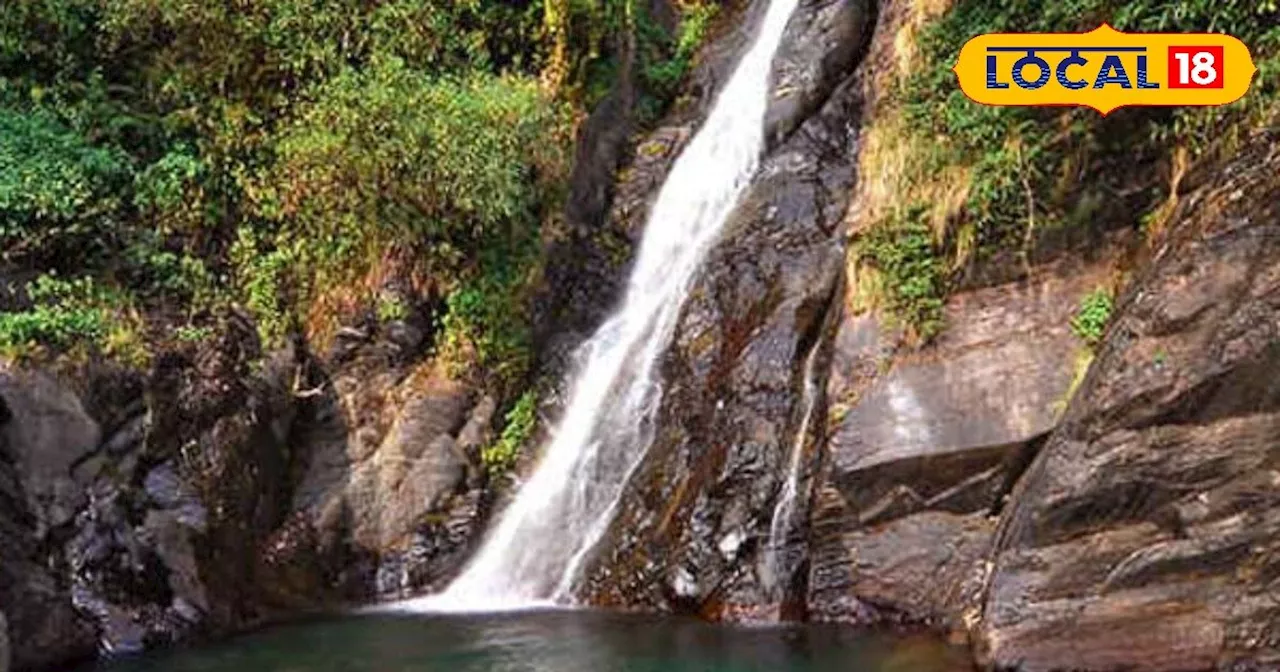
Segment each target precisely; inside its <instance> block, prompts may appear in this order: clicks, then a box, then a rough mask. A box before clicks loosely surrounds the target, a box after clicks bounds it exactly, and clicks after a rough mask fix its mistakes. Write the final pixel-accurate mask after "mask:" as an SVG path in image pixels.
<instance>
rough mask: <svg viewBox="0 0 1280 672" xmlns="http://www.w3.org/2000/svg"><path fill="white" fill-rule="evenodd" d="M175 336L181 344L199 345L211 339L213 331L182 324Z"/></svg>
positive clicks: (207, 328) (208, 328)
mask: <svg viewBox="0 0 1280 672" xmlns="http://www.w3.org/2000/svg"><path fill="white" fill-rule="evenodd" d="M175 335H176V337H177V339H178V340H179V341H181V342H183V343H201V342H203V341H206V340H209V339H210V338H212V337H213V329H212V328H210V327H196V326H192V325H190V324H184V325H182V326H180V327H178V330H177V332H176V333H175Z"/></svg>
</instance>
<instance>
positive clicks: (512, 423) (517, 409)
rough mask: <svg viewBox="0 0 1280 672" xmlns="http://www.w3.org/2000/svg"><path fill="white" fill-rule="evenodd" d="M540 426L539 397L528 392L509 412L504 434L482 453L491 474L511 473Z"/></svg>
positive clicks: (503, 429)
mask: <svg viewBox="0 0 1280 672" xmlns="http://www.w3.org/2000/svg"><path fill="white" fill-rule="evenodd" d="M537 426H538V395H537V393H536V392H534V391H533V390H528V391H526V392H525V393H524V394H522V395H520V398H519V399H517V400H516V403H515V405H514V406H512V407H511V410H510V411H507V415H506V418H505V424H504V425H503V428H502V434H501V436H499V437H498V440H497V441H495V442H494V443H493V444H491V445H489V446H487V447H485V448H484V449H483V450H481V451H480V458H481V460H482V461H483V462H484V466H485V469H486V470H488V471H489V473H490V474H499V473H502V472H505V471H509V470H510V469H511V468H512V467H514V466H515V465H516V461H517V460H518V459H519V457H520V449H521V448H522V447H524V445H525V444H526V443H528V441H529V439H530V438H531V437H532V436H533V432H534V430H535V429H537Z"/></svg>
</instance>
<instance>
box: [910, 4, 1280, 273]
mask: <svg viewBox="0 0 1280 672" xmlns="http://www.w3.org/2000/svg"><path fill="white" fill-rule="evenodd" d="M1104 21H1106V22H1109V23H1111V24H1112V25H1113V26H1115V27H1116V28H1117V29H1119V30H1128V31H1140V32H1168V31H1179V32H1184V31H1185V32H1194V31H1225V32H1229V33H1231V34H1232V35H1235V36H1237V37H1240V38H1241V39H1242V40H1244V42H1245V43H1246V44H1248V45H1249V46H1250V48H1251V49H1252V51H1253V54H1254V58H1255V60H1256V61H1258V62H1259V65H1260V69H1261V71H1262V73H1264V74H1262V75H1260V76H1259V77H1257V79H1255V83H1254V88H1253V90H1252V91H1251V92H1250V94H1249V95H1248V96H1247V97H1246V98H1245V100H1244V101H1242V102H1241V103H1238V104H1235V105H1231V106H1227V107H1223V108H1207V109H1206V108H1181V109H1178V110H1176V111H1173V112H1170V111H1168V110H1158V109H1157V110H1153V109H1125V110H1119V111H1117V112H1116V113H1114V114H1112V115H1110V116H1108V117H1106V118H1103V117H1102V116H1101V115H1099V114H1097V113H1096V112H1095V111H1093V110H1091V109H1081V108H1076V109H1072V110H1070V111H1066V112H1063V111H1059V110H1052V109H1048V110H1046V109H1044V108H1023V107H988V106H983V105H978V104H976V103H973V102H971V101H969V100H968V99H967V98H966V97H965V96H964V95H963V94H962V93H961V92H960V90H959V88H958V87H957V86H956V83H955V75H954V73H952V72H951V67H952V65H954V63H955V61H956V56H957V55H958V53H959V51H960V48H961V47H962V46H963V45H964V43H965V42H966V41H967V40H968V39H969V38H971V37H973V36H974V35H979V34H982V33H987V32H1066V31H1080V30H1090V29H1093V28H1096V27H1097V26H1098V25H1099V24H1101V23H1102V22H1104ZM919 46H920V54H921V60H922V61H923V67H922V68H921V69H920V70H919V71H918V72H916V73H915V74H914V75H913V76H912V77H910V78H909V79H908V80H907V81H906V82H905V84H904V86H903V87H902V90H901V91H899V92H898V94H897V95H898V96H899V97H900V99H901V100H902V101H903V103H904V109H905V112H906V115H907V119H908V123H909V126H910V127H911V128H912V130H913V131H914V132H915V133H918V134H919V136H920V138H921V140H922V141H923V142H922V146H925V147H928V152H929V154H928V155H927V156H925V157H921V158H922V159H923V161H924V166H923V172H925V173H926V174H928V173H935V174H936V173H938V172H941V171H944V170H946V169H947V168H948V167H949V166H965V167H967V168H968V169H969V170H970V173H969V175H970V184H969V190H968V199H967V201H966V203H965V204H964V206H965V207H964V211H963V213H961V217H962V219H963V220H964V222H965V223H966V224H967V225H968V226H971V227H973V229H974V230H975V231H976V238H977V242H978V249H979V251H980V252H981V251H984V250H985V251H990V250H993V249H995V248H999V247H1001V246H1004V247H1010V246H1012V247H1017V246H1018V245H1019V244H1021V243H1023V242H1024V241H1025V240H1026V239H1027V236H1026V235H1025V232H1026V229H1027V228H1028V227H1056V226H1088V225H1090V224H1091V223H1092V222H1093V221H1095V220H1098V219H1102V218H1104V217H1105V216H1106V215H1107V214H1115V215H1120V216H1123V215H1125V214H1128V215H1129V216H1133V214H1134V213H1132V212H1131V211H1130V210H1131V208H1132V207H1133V204H1132V203H1126V202H1125V200H1124V197H1123V196H1121V195H1120V192H1127V191H1134V189H1133V188H1134V187H1136V192H1137V193H1138V194H1139V198H1144V199H1145V202H1144V203H1140V206H1142V205H1145V206H1147V207H1149V206H1150V204H1151V203H1153V202H1155V201H1157V200H1158V198H1159V194H1158V192H1159V190H1160V189H1161V188H1163V187H1166V186H1167V185H1165V184H1162V183H1161V182H1160V181H1159V180H1157V179H1152V178H1154V177H1155V176H1156V175H1157V174H1158V172H1159V171H1158V170H1156V169H1155V168H1154V164H1155V163H1156V162H1158V161H1159V160H1162V159H1164V158H1165V156H1164V155H1165V152H1166V150H1167V148H1168V145H1167V143H1169V142H1176V143H1180V144H1184V145H1187V146H1188V147H1189V148H1191V149H1192V150H1193V153H1198V152H1202V151H1204V150H1206V149H1207V148H1208V146H1207V141H1209V140H1211V139H1215V138H1221V137H1223V136H1224V135H1226V134H1228V132H1229V131H1230V129H1231V128H1233V126H1234V125H1239V124H1240V123H1242V122H1247V121H1249V120H1250V119H1254V118H1256V115H1257V114H1260V113H1262V111H1264V110H1266V109H1267V108H1270V109H1274V105H1275V102H1276V99H1277V92H1278V90H1280V88H1278V87H1280V84H1278V83H1277V82H1278V81H1280V80H1278V79H1277V78H1276V77H1275V76H1270V77H1268V76H1267V75H1266V74H1265V73H1271V74H1272V75H1274V74H1275V73H1276V72H1277V71H1278V70H1280V10H1277V7H1276V3H1274V2H1265V3H1257V2H1247V1H1241V0H1231V1H1227V2H1223V1H1222V0H1177V1H1174V2H1169V1H1167V0H1066V1H1064V0H1033V1H1030V2H1019V3H991V2H988V1H987V0H958V1H957V2H956V3H955V5H954V6H953V7H952V8H951V10H950V11H949V12H947V13H946V14H944V15H943V16H942V18H940V19H939V20H938V21H936V22H935V23H933V24H932V25H930V26H928V27H927V28H926V29H925V30H924V31H923V32H922V33H921V36H920V40H919ZM1144 164H1145V165H1147V166H1150V167H1149V168H1148V169H1147V170H1137V171H1135V167H1136V166H1142V165H1144ZM1144 177H1145V179H1144ZM1135 183H1136V184H1135Z"/></svg>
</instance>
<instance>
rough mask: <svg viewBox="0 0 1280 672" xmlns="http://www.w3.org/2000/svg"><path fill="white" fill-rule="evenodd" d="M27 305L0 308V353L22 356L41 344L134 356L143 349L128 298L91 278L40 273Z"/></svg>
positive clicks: (31, 287) (130, 357)
mask: <svg viewBox="0 0 1280 672" xmlns="http://www.w3.org/2000/svg"><path fill="white" fill-rule="evenodd" d="M26 290H27V298H28V299H29V301H30V302H31V304H32V307H31V308H29V309H27V310H21V311H16V312H2V313H0V354H3V355H5V356H9V357H23V356H25V355H28V354H31V353H33V352H35V351H37V350H38V349H39V348H42V347H51V348H56V349H59V350H65V349H70V348H74V347H81V348H95V349H96V350H97V351H98V352H102V353H106V354H115V355H121V356H124V357H126V358H128V359H130V360H134V361H136V360H137V359H140V358H141V357H142V356H144V355H145V353H142V352H140V346H139V345H138V343H137V335H136V325H134V324H133V323H132V322H131V320H130V319H129V317H128V315H127V312H128V310H129V301H128V298H127V297H126V296H124V295H122V294H120V293H119V292H117V291H113V290H110V289H108V288H105V287H102V286H100V285H98V284H96V283H95V282H94V281H93V279H92V278H89V277H81V278H76V279H74V280H63V279H61V278H58V277H57V276H54V275H41V276H39V277H38V278H36V279H35V281H33V282H31V283H28V284H27V287H26Z"/></svg>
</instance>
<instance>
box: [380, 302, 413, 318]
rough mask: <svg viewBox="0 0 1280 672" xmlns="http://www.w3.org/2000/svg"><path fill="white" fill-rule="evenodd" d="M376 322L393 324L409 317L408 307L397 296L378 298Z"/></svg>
mask: <svg viewBox="0 0 1280 672" xmlns="http://www.w3.org/2000/svg"><path fill="white" fill-rule="evenodd" d="M377 312H378V320H380V321H382V322H394V321H396V320H403V319H404V318H406V317H408V316H409V306H407V305H405V303H404V300H402V299H401V298H400V297H398V296H379V297H378V311H377Z"/></svg>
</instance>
